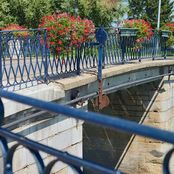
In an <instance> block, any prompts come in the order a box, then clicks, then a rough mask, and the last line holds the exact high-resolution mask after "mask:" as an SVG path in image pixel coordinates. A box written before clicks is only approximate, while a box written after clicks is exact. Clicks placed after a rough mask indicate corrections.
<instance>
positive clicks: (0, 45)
mask: <svg viewBox="0 0 174 174" xmlns="http://www.w3.org/2000/svg"><path fill="white" fill-rule="evenodd" d="M2 87H3V85H2V32H0V88H2Z"/></svg>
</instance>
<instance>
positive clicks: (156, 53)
mask: <svg viewBox="0 0 174 174" xmlns="http://www.w3.org/2000/svg"><path fill="white" fill-rule="evenodd" d="M24 31H25V30H24ZM24 31H0V67H1V71H0V79H1V80H0V86H1V87H2V88H8V87H14V86H19V87H26V86H32V85H35V84H37V83H49V81H50V80H52V79H56V78H64V77H67V76H71V75H79V74H80V72H83V71H84V70H89V69H93V68H96V67H97V62H98V53H99V51H98V50H99V49H100V48H99V44H98V43H97V41H96V39H95V38H94V39H93V40H91V42H88V43H83V44H81V46H80V47H78V48H76V47H71V48H70V49H69V51H67V52H64V53H62V54H60V55H59V58H57V56H55V54H54V53H52V52H51V51H50V50H49V48H48V47H47V31H46V29H33V30H27V32H28V33H29V34H28V36H26V37H20V36H19V33H20V32H24ZM106 31H107V35H108V37H107V40H106V43H105V44H104V56H103V60H102V64H103V67H104V66H107V65H115V64H120V63H125V62H129V61H132V60H139V61H141V59H148V58H150V59H153V60H154V59H155V58H156V57H158V58H159V57H161V58H166V55H167V47H166V40H165V39H164V38H162V37H160V35H159V34H158V33H154V35H153V37H151V39H150V40H145V41H144V43H143V44H142V46H141V48H139V49H136V48H135V40H136V36H123V35H121V34H120V33H119V32H118V30H116V29H106Z"/></svg>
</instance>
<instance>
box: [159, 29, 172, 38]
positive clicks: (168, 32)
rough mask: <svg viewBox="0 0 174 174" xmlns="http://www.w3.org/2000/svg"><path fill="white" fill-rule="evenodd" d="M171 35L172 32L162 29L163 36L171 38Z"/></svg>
mask: <svg viewBox="0 0 174 174" xmlns="http://www.w3.org/2000/svg"><path fill="white" fill-rule="evenodd" d="M170 35H171V32H170V31H168V30H161V37H165V38H169V37H170Z"/></svg>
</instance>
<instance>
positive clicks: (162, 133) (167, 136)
mask: <svg viewBox="0 0 174 174" xmlns="http://www.w3.org/2000/svg"><path fill="white" fill-rule="evenodd" d="M0 97H4V98H7V99H10V100H13V101H16V102H19V103H23V104H27V105H30V106H33V107H36V108H40V109H42V110H46V111H49V112H54V113H58V114H60V113H61V114H64V115H66V116H69V117H73V118H75V119H80V120H84V121H86V122H89V123H92V124H96V125H99V126H102V127H106V128H111V129H112V130H113V131H114V130H118V129H119V130H121V131H124V132H129V133H133V134H136V135H141V136H145V137H149V138H153V139H156V140H160V141H164V142H167V143H171V144H173V143H174V133H173V132H169V131H166V130H161V129H157V128H153V127H150V126H146V125H139V124H137V123H135V122H131V121H127V120H123V119H119V118H113V117H110V116H108V115H101V114H97V113H91V112H85V111H83V110H79V109H74V108H71V107H68V106H64V105H59V104H56V103H50V102H45V101H41V100H37V99H33V98H30V97H25V96H22V95H18V94H15V93H11V92H7V91H4V90H0ZM2 108H3V104H2V103H0V113H1V116H2V110H3V109H2ZM8 139H11V140H13V141H16V142H17V144H15V145H13V146H12V147H8V143H7V140H8ZM19 145H22V146H24V147H25V148H27V149H28V150H29V151H30V152H31V154H32V155H33V156H34V157H35V161H36V164H37V167H38V171H39V174H49V173H50V171H51V169H52V167H53V166H54V164H55V163H56V162H58V161H62V162H64V163H66V164H68V165H69V166H70V167H72V168H73V169H74V170H76V171H77V173H81V174H83V169H88V170H90V171H93V172H95V173H100V174H101V173H102V174H119V173H121V172H119V171H116V170H114V169H108V168H106V167H104V166H102V165H99V164H96V163H93V162H90V161H86V160H83V159H80V158H79V157H76V156H73V155H70V154H68V153H66V152H62V151H59V150H56V149H54V148H52V147H48V146H45V145H42V144H40V143H37V142H34V141H32V140H29V139H28V138H25V137H22V136H21V135H18V134H15V133H12V132H10V131H8V130H6V129H4V128H0V147H1V150H2V154H3V159H4V174H12V173H13V169H12V162H13V156H14V153H15V151H16V149H17V147H18V146H19ZM173 151H174V149H172V150H170V151H169V152H168V153H167V154H166V156H165V158H164V162H163V173H164V174H169V173H170V170H169V162H170V158H171V156H172V153H173ZM40 152H45V153H47V154H50V155H51V156H54V157H56V159H55V160H53V161H50V163H49V164H48V165H47V166H46V165H45V164H44V160H43V159H42V158H41V156H40ZM82 168H83V169H82Z"/></svg>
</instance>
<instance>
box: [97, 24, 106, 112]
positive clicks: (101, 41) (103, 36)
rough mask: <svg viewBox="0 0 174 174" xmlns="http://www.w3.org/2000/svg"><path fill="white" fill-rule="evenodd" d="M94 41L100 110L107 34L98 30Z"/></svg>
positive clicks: (101, 106)
mask: <svg viewBox="0 0 174 174" xmlns="http://www.w3.org/2000/svg"><path fill="white" fill-rule="evenodd" d="M96 40H97V42H98V44H99V49H98V76H97V78H98V95H99V97H98V108H99V109H102V108H103V105H102V101H103V81H102V68H103V57H104V45H105V42H106V40H107V33H106V31H105V30H104V28H102V27H101V28H99V29H98V31H97V33H96Z"/></svg>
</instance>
